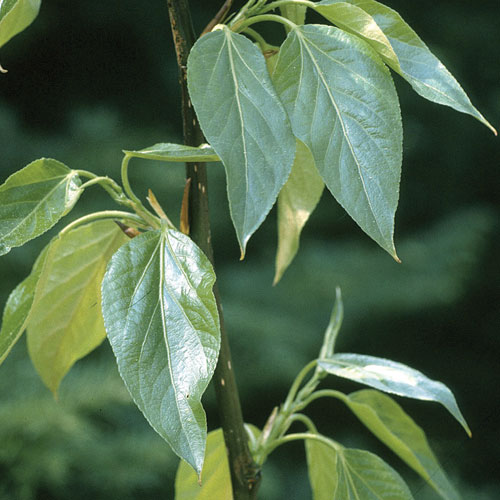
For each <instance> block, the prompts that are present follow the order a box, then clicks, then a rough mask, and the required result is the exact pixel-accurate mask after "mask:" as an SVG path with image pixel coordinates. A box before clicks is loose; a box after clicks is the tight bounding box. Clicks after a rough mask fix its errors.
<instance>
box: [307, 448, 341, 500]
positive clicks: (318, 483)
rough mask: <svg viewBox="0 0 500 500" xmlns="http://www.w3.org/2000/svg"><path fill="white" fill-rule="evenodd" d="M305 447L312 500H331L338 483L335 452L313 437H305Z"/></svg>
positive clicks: (336, 455)
mask: <svg viewBox="0 0 500 500" xmlns="http://www.w3.org/2000/svg"><path fill="white" fill-rule="evenodd" d="M305 447H306V458H307V471H308V474H309V482H310V484H311V489H312V494H313V500H332V499H333V498H335V497H334V494H335V490H336V488H337V484H338V474H337V460H338V454H337V452H336V451H335V449H334V448H332V447H330V446H327V445H326V444H323V443H320V442H319V441H315V440H313V439H307V440H306V441H305Z"/></svg>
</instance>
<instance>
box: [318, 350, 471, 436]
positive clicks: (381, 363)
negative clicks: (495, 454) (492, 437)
mask: <svg viewBox="0 0 500 500" xmlns="http://www.w3.org/2000/svg"><path fill="white" fill-rule="evenodd" d="M318 366H319V367H320V368H322V369H323V370H325V371H326V372H328V373H330V374H332V375H337V376H338V377H343V378H347V379H350V380H354V381H355V382H359V383H361V384H365V385H368V386H370V387H373V388H375V389H379V390H380V391H383V392H389V393H391V394H397V395H398V396H405V397H407V398H413V399H420V400H424V401H435V402H437V403H441V404H442V405H443V406H444V407H445V408H446V409H447V410H448V411H449V412H450V413H451V414H452V415H453V416H454V417H455V418H456V419H457V420H458V422H460V424H461V425H462V426H463V428H464V429H465V430H466V432H467V434H469V436H470V429H469V427H468V425H467V422H466V421H465V419H464V417H463V416H462V413H461V412H460V410H459V408H458V406H457V402H456V400H455V396H453V393H452V392H451V391H450V389H448V387H446V386H445V385H444V384H443V383H441V382H437V381H435V380H431V379H429V378H427V377H426V376H425V375H424V374H423V373H421V372H419V371H417V370H415V369H413V368H410V367H409V366H406V365H403V364H401V363H396V362H395V361H390V360H388V359H383V358H376V357H374V356H366V355H363V354H346V353H342V354H334V355H333V356H332V357H331V358H330V359H320V360H318Z"/></svg>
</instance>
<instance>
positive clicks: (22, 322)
mask: <svg viewBox="0 0 500 500" xmlns="http://www.w3.org/2000/svg"><path fill="white" fill-rule="evenodd" d="M47 249H48V247H45V248H44V249H43V250H42V253H41V254H40V255H39V256H38V258H37V259H36V262H35V264H34V265H33V269H32V270H31V273H30V274H29V276H28V277H27V278H26V279H25V280H23V281H22V282H21V283H19V285H17V287H16V288H15V289H14V290H13V291H12V293H11V294H10V295H9V298H8V300H7V303H6V304H5V309H4V311H3V318H2V329H1V330H0V363H2V362H3V360H4V359H5V358H6V357H7V355H8V354H9V352H10V350H11V349H12V348H13V347H14V344H15V343H16V342H17V341H18V340H19V338H20V337H21V335H22V334H23V332H24V329H25V328H26V324H27V321H28V316H29V314H30V311H31V306H32V304H33V299H34V297H35V287H36V284H37V283H38V279H39V277H40V273H41V272H42V268H43V264H44V262H45V257H46V255H47Z"/></svg>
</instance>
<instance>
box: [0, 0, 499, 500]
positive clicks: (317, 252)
mask: <svg viewBox="0 0 500 500" xmlns="http://www.w3.org/2000/svg"><path fill="white" fill-rule="evenodd" d="M220 3H221V1H220V0H219V1H215V0H203V1H201V0H191V4H192V6H193V11H194V12H195V14H196V18H195V25H196V28H197V29H198V31H199V30H201V29H202V28H203V26H204V25H205V24H206V22H207V21H208V20H209V18H210V16H211V15H212V14H213V13H214V12H215V11H216V10H217V9H218V7H219V4H220ZM242 3H243V2H241V1H240V2H238V1H235V4H236V5H241V4H242ZM387 3H388V4H389V5H391V6H392V7H394V8H395V9H396V10H399V11H400V12H401V14H402V15H403V17H405V18H406V20H407V21H408V22H409V23H410V24H411V25H412V26H413V27H414V28H415V30H416V31H417V32H418V33H419V34H420V35H421V36H422V38H423V39H424V40H425V41H426V42H427V43H428V45H429V46H430V48H431V49H432V50H434V51H435V52H436V53H437V55H438V56H440V57H441V58H442V60H443V61H444V62H445V64H446V65H447V66H448V67H449V68H450V69H451V70H452V72H453V73H454V74H455V75H456V76H457V78H458V80H459V81H460V82H462V83H463V85H464V88H465V90H466V91H467V92H468V93H469V94H470V96H471V98H472V100H473V102H474V103H475V104H476V105H477V106H478V108H479V109H480V110H481V111H483V112H484V114H485V116H486V117H487V118H488V119H489V120H490V121H491V122H492V123H493V124H494V125H496V126H497V127H498V126H499V125H500V78H499V77H500V69H499V66H498V52H497V48H498V46H499V42H500V33H499V31H498V26H497V25H498V15H499V14H500V11H499V6H498V0H485V1H483V2H480V3H472V2H470V1H462V2H460V1H456V0H454V1H451V0H444V1H442V2H439V3H436V2H435V1H431V0H421V1H419V2H408V1H407V0H391V1H390V2H389V1H388V2H387ZM266 29H268V28H266ZM170 36H171V35H170V30H169V27H168V17H167V11H166V2H164V1H159V0H158V1H154V2H150V3H149V4H148V9H144V8H143V7H142V4H140V3H137V2H134V1H132V0H123V1H121V2H118V1H117V0H113V1H110V2H106V4H103V3H102V2H97V1H96V0H89V1H87V2H84V3H82V4H78V3H74V2H64V1H62V0H54V1H52V2H44V4H43V5H42V10H41V14H40V17H39V19H38V20H37V21H36V22H35V23H34V24H33V25H32V26H31V27H30V28H29V29H28V30H27V31H26V32H24V33H22V34H21V35H18V36H17V37H16V38H14V39H13V40H12V41H11V42H9V44H7V45H6V46H5V48H4V49H3V50H2V53H1V54H0V55H1V63H2V65H3V66H4V67H7V69H9V73H7V74H6V75H1V77H0V181H2V182H3V180H4V179H5V178H6V177H7V176H8V175H9V174H10V173H12V172H13V171H15V170H18V169H19V168H22V167H23V166H24V165H26V164H28V163H29V162H30V161H32V160H33V159H35V158H39V157H43V156H46V157H53V158H56V159H58V160H60V161H63V162H65V163H66V164H67V165H68V166H70V167H71V168H83V169H88V170H94V171H96V172H99V173H100V174H102V175H110V176H113V177H115V178H117V177H118V175H119V165H120V161H121V150H122V149H140V148H143V147H147V146H150V145H152V144H154V143H157V142H167V141H170V142H175V141H179V140H180V135H181V132H180V114H179V113H180V106H179V102H178V98H179V91H178V88H177V69H176V62H175V57H174V55H173V47H172V43H171V41H170ZM271 41H272V40H271ZM395 82H396V85H397V87H398V90H399V92H400V97H401V107H402V113H403V120H404V128H405V157H404V162H403V179H402V185H401V201H400V208H399V210H398V216H397V225H396V244H397V247H398V253H399V255H400V257H401V258H402V260H403V264H401V265H398V264H396V263H394V262H393V261H392V260H391V259H390V257H388V256H386V255H385V254H384V252H383V251H382V250H379V249H378V248H377V247H376V245H374V244H373V243H372V242H370V241H369V240H368V238H367V237H366V236H364V235H363V234H362V233H361V231H360V230H359V229H358V228H357V227H356V225H355V224H354V223H353V222H352V221H350V219H349V218H348V216H346V215H345V213H343V211H342V210H341V208H340V207H338V205H336V203H335V202H334V201H333V200H332V199H331V197H329V196H327V195H326V194H325V195H324V196H323V198H322V201H321V203H320V205H319V207H318V210H317V211H316V212H315V213H314V214H313V215H312V217H311V220H310V222H309V223H308V226H307V227H306V229H305V231H304V237H303V240H302V242H301V249H300V250H299V254H298V257H297V259H296V261H295V262H294V263H293V264H292V266H291V267H290V269H289V270H288V271H287V273H286V274H285V276H284V278H283V280H282V282H280V283H279V284H278V285H277V286H276V287H274V288H273V287H271V283H272V278H273V273H274V269H273V262H274V254H273V252H274V250H275V246H276V243H275V241H276V230H275V213H274V212H273V213H271V216H270V217H269V219H268V221H266V223H265V224H264V225H263V227H262V229H260V230H259V231H258V232H257V233H256V235H255V236H254V238H253V239H252V240H251V241H250V243H249V248H248V255H247V258H246V260H245V261H244V262H242V263H240V262H238V257H239V251H238V245H237V242H236V237H235V234H234V230H233V228H232V226H231V224H230V219H229V213H228V209H227V202H226V200H225V196H226V189H225V181H224V173H223V169H222V167H221V165H220V164H211V165H210V166H209V171H210V172H209V175H210V191H211V218H212V221H213V241H214V245H215V253H216V261H217V269H218V279H219V285H220V287H221V292H222V296H223V303H224V311H225V315H226V322H227V325H228V330H229V332H230V335H231V343H232V345H233V350H234V353H233V357H234V364H235V369H236V374H237V377H238V380H239V383H240V385H241V391H242V400H243V406H244V414H245V416H246V419H247V421H249V422H252V423H255V424H256V425H258V426H262V425H263V424H264V422H265V420H266V418H267V415H268V414H269V412H270V411H271V410H272V408H273V406H274V405H276V404H279V402H280V401H282V400H283V398H284V396H285V394H286V390H287V387H288V385H289V383H290V381H291V379H292V378H293V376H294V375H295V374H296V373H297V372H298V370H299V369H300V368H301V366H302V365H303V364H304V363H305V362H307V361H309V360H310V359H311V358H313V357H314V356H315V355H316V353H317V351H318V349H319V345H320V341H321V336H322V333H323V329H324V328H325V327H326V324H327V322H328V317H329V313H330V308H331V306H332V302H333V298H334V295H335V286H336V285H340V286H341V287H342V291H343V296H344V303H345V309H346V310H345V321H344V326H343V329H342V331H341V334H340V338H339V344H338V348H339V349H340V350H342V351H351V352H363V353H366V354H373V355H377V356H382V357H386V358H392V359H395V360H397V361H400V362H403V363H406V364H408V365H410V366H413V367H415V368H417V369H419V370H421V371H423V372H424V373H425V374H426V375H428V376H430V377H431V378H435V379H439V380H442V381H443V382H445V383H446V384H447V385H449V386H450V387H451V388H452V389H453V391H454V392H455V394H456V395H457V399H458V401H459V404H460V406H461V408H462V410H463V412H464V414H465V416H466V418H467V419H468V421H469V424H470V425H471V427H472V430H473V436H474V437H473V439H472V440H468V439H467V438H466V437H465V435H464V434H462V432H461V430H460V429H459V428H458V426H455V425H453V424H452V422H451V420H450V419H449V418H448V416H447V415H446V414H445V413H444V412H443V411H442V410H441V409H439V408H437V407H436V406H434V405H425V404H423V403H418V402H411V401H400V402H401V404H403V406H404V407H405V409H407V411H409V412H410V413H411V414H412V415H414V416H415V420H416V421H417V422H418V423H419V424H420V425H421V426H422V427H424V429H426V430H427V431H428V433H429V438H430V441H431V443H432V445H433V448H434V449H435V450H436V452H437V455H438V456H439V457H440V459H441V461H442V462H443V465H444V467H445V468H446V469H447V470H448V471H449V472H450V474H451V476H452V479H453V480H454V482H455V484H456V485H457V486H458V488H459V490H460V492H461V493H462V495H463V497H464V499H466V500H467V499H470V500H483V499H484V500H486V499H490V498H491V499H493V498H500V481H499V477H500V475H499V474H498V471H495V470H494V468H495V465H496V467H498V464H499V463H500V444H499V443H500V431H499V429H500V425H499V421H498V414H499V412H500V401H499V399H498V398H496V397H494V396H495V394H496V393H497V387H496V384H497V382H496V377H495V376H494V375H495V373H497V372H498V358H499V355H500V341H499V337H498V332H499V326H500V309H499V307H498V304H499V303H500V288H499V286H498V283H499V282H500V264H499V259H498V257H497V256H498V255H500V232H499V221H500V207H499V204H498V186H499V185H500V182H499V171H498V165H499V164H500V148H499V147H498V139H495V138H494V137H493V136H490V135H489V133H488V132H487V131H486V130H485V129H483V127H481V126H480V125H478V124H477V123H476V122H475V121H474V120H473V119H471V118H469V117H466V116H464V115H458V114H456V113H454V112H452V111H451V110H449V109H447V108H441V107H438V106H437V105H433V104H430V103H427V102H425V101H424V100H423V99H421V98H419V97H418V96H417V95H415V94H414V93H412V92H411V91H410V90H409V89H408V86H407V85H405V84H404V82H402V81H401V79H399V78H398V77H396V76H395ZM130 173H131V180H132V183H133V185H134V187H135V189H136V191H137V193H138V194H140V195H141V196H142V197H145V195H146V193H147V189H148V188H149V187H152V189H153V191H154V192H155V194H156V196H157V198H158V199H159V200H160V202H161V203H162V205H163V206H164V207H165V208H166V211H167V213H168V214H169V216H171V218H172V219H173V220H174V221H175V220H178V214H179V210H180V202H181V197H182V189H183V186H184V169H183V167H182V166H181V165H179V164H177V165H174V164H160V163H154V162H147V161H143V160H133V161H132V163H131V167H130ZM106 207H108V208H109V207H111V205H110V202H108V201H107V198H106V196H105V195H104V194H103V193H101V191H99V188H98V187H93V188H91V189H89V191H88V192H87V193H85V194H84V196H83V197H82V200H81V201H80V202H79V205H78V209H77V211H75V213H74V214H71V218H75V217H78V216H80V215H82V214H83V213H86V212H88V211H90V210H100V209H104V208H106ZM69 220H70V218H68V220H66V221H63V222H62V223H60V224H59V225H58V227H59V228H62V227H63V224H65V223H67V222H68V221H69ZM52 234H54V233H49V235H45V236H44V237H41V238H39V239H37V240H35V241H33V242H31V243H29V244H28V245H26V246H25V247H22V248H20V249H15V250H13V251H12V252H11V253H9V254H8V255H6V256H4V257H2V259H1V260H0V276H1V280H0V302H1V303H2V304H3V303H5V300H6V299H7V296H8V293H9V292H10V291H11V290H12V289H13V288H14V287H15V285H16V284H17V283H18V282H19V281H21V280H22V279H23V278H24V277H25V276H26V275H27V274H28V272H29V270H30V268H31V265H32V263H33V261H34V259H35V257H36V255H37V253H38V252H39V251H40V248H41V246H42V245H44V244H45V243H46V242H47V241H48V239H49V238H50V237H51V235H52ZM328 384H330V385H334V386H335V387H336V388H338V389H340V390H346V391H350V390H354V389H356V388H357V387H356V386H355V385H354V384H350V383H348V382H345V381H340V380H333V379H332V380H330V381H329V382H328ZM0 401H1V403H0V499H1V500H3V499H5V500H7V499H9V500H10V499H14V498H15V499H20V500H25V499H27V500H28V499H37V500H39V499H40V500H41V499H55V500H63V499H64V500H67V499H72V500H73V499H76V500H78V499H79V498H95V499H101V498H102V499H104V498H106V499H108V498H123V499H127V498H130V499H132V498H134V499H136V498H140V499H153V498H155V499H156V498H168V499H169V498H172V495H173V493H172V491H173V478H174V473H175V468H176V464H177V459H176V457H175V456H173V454H172V453H171V452H170V451H169V448H168V446H167V445H166V444H164V443H163V442H162V440H161V438H159V437H158V436H157V435H156V434H155V433H154V431H152V430H151V429H150V428H149V426H148V424H147V423H146V422H145V420H144V419H143V417H142V415H141V414H140V413H139V411H138V410H137V409H136V408H135V407H134V406H133V405H132V404H131V402H130V400H129V397H128V395H127V393H126V391H125V389H124V386H123V384H122V382H121V381H120V379H119V377H118V375H117V371H116V368H115V365H114V361H113V359H112V355H111V353H110V349H109V347H108V346H107V343H105V344H104V345H103V346H102V347H101V348H99V349H98V350H97V351H96V352H95V353H94V354H92V355H91V356H90V357H89V358H87V359H85V360H83V361H81V362H79V363H77V365H76V367H75V368H74V369H73V370H72V371H71V373H70V374H69V376H68V377H67V379H66V380H64V381H63V384H62V386H61V393H60V400H59V402H55V401H54V400H53V399H52V397H51V395H50V393H49V391H48V390H46V389H45V388H43V386H42V385H41V383H40V382H39V381H38V378H37V375H36V373H35V371H34V369H33V368H32V366H31V365H30V363H29V361H28V359H27V357H26V352H25V348H24V342H21V343H20V345H19V346H17V347H16V349H15V350H14V351H13V352H12V353H11V355H10V356H9V358H8V359H7V360H6V361H5V363H4V364H3V365H2V366H1V367H0ZM206 404H207V412H208V421H209V426H210V428H214V427H216V426H217V425H218V417H217V410H216V407H215V402H214V396H213V393H212V391H211V390H209V391H208V393H207V396H206ZM310 410H311V415H312V416H313V417H314V418H315V420H316V421H317V422H318V426H319V427H320V429H321V430H322V431H323V432H325V433H326V434H329V433H332V434H333V433H335V436H336V438H337V439H338V440H339V441H341V442H342V443H343V444H346V445H349V446H354V447H367V448H369V449H371V450H372V451H375V452H377V453H380V454H381V455H382V456H383V458H384V459H386V460H387V461H389V463H391V465H393V466H395V467H396V468H397V469H398V470H400V471H402V472H403V474H405V477H407V479H408V481H409V482H410V485H411V486H412V489H413V491H414V492H415V498H416V499H417V500H427V499H432V498H436V496H435V495H434V494H433V493H432V492H429V490H428V489H426V488H425V486H424V485H423V483H422V482H421V481H420V480H418V479H417V477H416V476H415V475H413V473H412V472H411V471H409V470H408V469H405V468H404V467H403V466H401V465H400V464H399V463H398V461H397V460H396V459H395V458H394V457H393V456H392V455H391V454H390V453H389V452H386V451H385V450H384V449H383V448H382V447H381V446H380V445H379V444H378V443H377V442H376V440H374V439H373V438H372V437H371V436H370V435H369V433H368V432H367V431H365V430H364V429H363V427H362V426H361V425H360V424H359V423H358V422H357V421H356V420H355V419H354V417H352V416H351V415H350V413H349V412H348V410H346V409H345V408H344V407H343V406H342V405H341V404H340V403H335V402H317V403H315V404H314V405H312V407H311V409H310ZM309 497H310V491H309V486H308V483H307V475H306V472H305V468H304V454H303V449H302V447H301V446H300V445H298V444H291V445H289V447H287V448H285V449H282V450H281V449H280V450H278V451H277V453H276V456H272V457H271V459H270V461H269V463H268V464H266V467H265V469H264V481H263V483H262V498H264V499H266V500H281V499H283V498H290V499H300V500H302V499H307V498H309Z"/></svg>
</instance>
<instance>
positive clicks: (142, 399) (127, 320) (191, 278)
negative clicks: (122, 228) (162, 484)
mask: <svg viewBox="0 0 500 500" xmlns="http://www.w3.org/2000/svg"><path fill="white" fill-rule="evenodd" d="M214 282H215V274H214V271H213V269H212V266H211V264H210V262H209V260H208V259H207V257H206V256H205V255H204V254H203V252H202V251H201V250H200V249H199V248H198V247H197V246H196V245H195V244H194V243H193V241H192V240H191V239H190V238H188V237H187V236H185V235H183V234H182V233H180V232H178V231H173V230H167V229H162V230H158V231H150V232H147V233H144V234H141V235H140V236H137V237H136V238H134V239H133V240H131V241H130V242H129V243H128V244H126V245H124V246H123V247H122V248H120V250H119V251H118V252H117V253H116V254H115V255H114V256H113V258H112V259H111V262H110V263H109V265H108V269H107V271H106V275H105V277H104V280H103V285H102V290H103V294H102V310H103V315H104V322H105V325H106V331H107V333H108V337H109V340H110V342H111V346H112V347H113V351H114V353H115V356H116V359H117V362H118V368H119V370H120V374H121V376H122V378H123V380H124V381H125V384H126V385H127V388H128V390H129V392H130V394H131V395H132V398H133V399H134V401H135V403H136V404H137V406H138V407H139V408H140V410H141V411H142V412H143V413H144V415H145V417H146V418H147V420H148V421H149V423H150V424H151V425H152V427H153V428H154V429H155V430H156V432H158V434H160V436H162V437H163V438H164V439H165V440H166V441H167V442H168V443H169V444H170V446H171V447H172V449H173V450H174V451H175V453H177V455H179V456H180V457H181V458H183V459H184V460H186V462H188V463H189V464H190V465H191V466H192V467H193V468H194V469H195V470H196V472H197V474H198V475H199V474H200V473H201V469H202V466H203V456H204V453H205V442H206V436H207V430H206V418H205V412H204V410H203V407H202V405H201V396H202V394H203V393H204V391H205V389H206V388H207V386H208V383H209V382H210V379H211V378H212V375H213V372H214V370H215V365H216V363H217V356H218V352H219V346H220V331H219V317H218V313H217V306H216V303H215V298H214V295H213V292H212V287H213V284H214Z"/></svg>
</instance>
